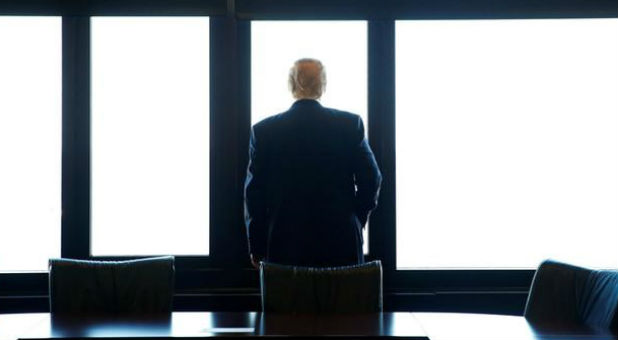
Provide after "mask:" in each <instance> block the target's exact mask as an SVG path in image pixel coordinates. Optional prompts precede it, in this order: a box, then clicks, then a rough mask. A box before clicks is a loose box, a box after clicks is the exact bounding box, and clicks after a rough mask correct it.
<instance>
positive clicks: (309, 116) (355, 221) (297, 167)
mask: <svg viewBox="0 0 618 340" xmlns="http://www.w3.org/2000/svg"><path fill="white" fill-rule="evenodd" d="M252 132H253V133H252V136H251V146H250V156H251V159H250V165H249V169H248V174H247V181H246V192H245V198H246V219H247V228H248V234H249V242H250V248H251V249H250V251H251V253H252V254H257V255H258V256H260V257H263V256H265V257H266V258H267V260H268V261H271V262H277V263H283V264H292V265H306V266H336V265H346V264H355V263H360V262H362V232H361V228H362V226H363V225H364V224H365V222H366V219H367V216H368V214H369V212H370V211H371V210H372V209H373V208H375V206H376V200H377V194H378V190H379V186H380V182H381V176H380V172H379V170H378V168H377V165H376V162H375V159H374V157H373V153H372V152H371V149H370V148H369V146H368V144H367V141H366V139H365V136H364V127H363V123H362V120H361V119H360V117H359V116H357V115H353V114H350V113H346V112H342V111H338V110H333V109H328V108H324V107H322V106H321V105H320V104H319V103H318V102H317V101H315V100H309V99H303V100H299V101H297V102H296V103H294V105H293V106H292V107H291V108H290V110H288V111H287V112H284V113H282V114H279V115H276V116H273V117H270V118H267V119H265V120H263V121H262V122H260V123H258V124H256V125H255V127H254V129H253V131H252Z"/></svg>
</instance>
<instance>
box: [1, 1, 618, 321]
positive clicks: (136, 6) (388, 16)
mask: <svg viewBox="0 0 618 340" xmlns="http://www.w3.org/2000/svg"><path fill="white" fill-rule="evenodd" d="M616 4H617V3H616V0H590V1H580V0H562V1H555V0H542V1H535V0H507V1H501V2H495V1H492V0H468V1H466V2H465V3H461V2H457V1H452V0H437V1H429V2H428V1H424V2H418V1H405V0H384V1H372V0H361V1H356V0H314V1H305V0H206V1H204V0H183V1H180V2H179V1H177V0H157V1H148V0H87V1H81V2H75V1H68V0H61V1H57V0H29V1H23V0H8V1H3V2H0V15H61V16H62V41H63V42H62V44H63V46H62V53H63V57H62V68H63V69H62V79H63V80H62V88H63V95H62V103H63V104H62V211H63V214H62V229H61V230H62V235H61V239H62V242H61V254H62V256H63V257H72V258H83V259H101V260H103V259H105V260H121V259H128V258H131V257H105V258H103V257H97V258H93V257H91V256H90V255H89V250H90V223H89V220H90V16H106V15H109V16H141V15H144V16H168V15H169V16H184V15H190V16H209V17H210V46H211V51H210V72H211V73H210V77H211V79H210V115H211V116H210V120H211V124H210V132H211V133H210V140H211V143H210V165H211V172H210V176H211V178H210V183H211V188H210V195H211V199H210V202H211V217H210V220H211V225H210V228H211V229H210V240H211V244H210V256H208V257H182V256H179V257H177V258H176V272H177V281H176V282H177V285H176V286H177V289H176V293H177V296H179V295H183V294H184V295H185V296H189V295H191V294H196V295H201V296H205V295H208V294H211V295H213V294H214V295H216V294H218V293H219V292H223V293H226V294H227V293H229V292H231V291H235V292H240V293H239V294H241V295H243V294H244V296H251V297H252V298H255V294H256V293H257V287H258V278H257V275H256V273H255V270H254V269H252V268H250V264H249V261H248V256H247V248H246V241H245V240H246V238H245V232H244V220H243V203H242V188H243V183H244V177H245V171H246V164H247V158H248V157H247V145H248V139H249V130H250V125H251V118H250V114H251V108H250V105H251V100H250V99H251V98H250V96H251V89H250V88H249V86H250V83H251V82H250V74H251V70H250V65H251V60H250V58H251V55H250V51H251V41H250V37H251V32H250V27H251V24H250V22H251V21H252V20H294V19H302V20H367V21H368V70H367V71H368V96H369V97H368V122H367V124H368V125H369V126H370V128H369V142H370V144H371V146H372V148H373V150H374V153H375V156H376V160H377V162H378V164H379V166H380V169H381V170H382V173H383V176H384V181H383V184H382V190H381V195H380V201H379V207H378V209H377V210H376V211H375V212H374V213H373V214H372V216H371V222H370V223H371V225H372V228H370V240H369V242H370V246H369V248H370V254H369V256H367V259H368V260H372V259H381V260H382V263H383V266H384V282H385V296H386V298H387V299H388V296H402V295H401V294H404V295H405V296H408V297H412V298H413V300H414V299H417V298H418V299H422V298H423V297H424V296H429V295H430V296H434V297H435V296H437V294H438V295H439V294H455V295H457V294H460V295H461V294H463V295H466V294H468V295H469V294H472V295H474V296H479V294H485V293H487V294H490V295H491V294H505V295H508V294H515V295H517V296H518V299H519V300H517V301H520V300H521V299H522V298H525V294H526V292H527V290H528V288H529V285H530V282H531V280H532V276H533V274H534V271H533V270H463V269H462V270H397V269H396V267H395V259H396V258H395V256H396V254H395V245H396V201H395V188H396V173H395V161H396V151H395V38H394V36H395V20H398V19H411V20H421V19H422V20H428V19H429V20H431V19H540V18H547V19H549V18H618V6H616ZM85 226H86V227H85ZM398 294H399V295H398ZM457 296H459V295H457ZM17 297H19V298H17ZM11 299H12V300H11ZM19 299H22V300H19ZM46 299H47V274H46V273H44V272H37V273H18V274H17V273H16V274H7V273H0V301H3V302H4V301H9V300H11V301H21V303H18V304H13V305H11V304H9V307H2V309H3V310H5V309H6V308H8V309H11V310H20V309H21V310H37V309H38V310H40V309H41V306H42V304H43V303H45V304H46ZM418 299H417V300H414V301H419V300H418ZM404 300H405V299H404ZM28 301H30V302H28ZM33 301H34V302H33ZM405 301H408V300H405ZM410 301H412V300H410ZM444 301H459V300H457V299H455V300H448V299H446V300H444ZM386 305H387V308H388V306H389V304H388V303H387V304H386ZM447 305H448V303H447ZM11 306H12V307H11ZM391 306H394V308H399V307H397V306H395V305H394V304H391ZM194 307H195V306H194ZM400 307H401V306H400ZM195 308H198V307H195ZM401 308H405V306H403V307H401ZM410 308H412V307H410Z"/></svg>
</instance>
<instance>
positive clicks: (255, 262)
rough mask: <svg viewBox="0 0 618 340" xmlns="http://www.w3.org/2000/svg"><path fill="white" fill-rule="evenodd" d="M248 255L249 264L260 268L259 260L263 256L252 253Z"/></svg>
mask: <svg viewBox="0 0 618 340" xmlns="http://www.w3.org/2000/svg"><path fill="white" fill-rule="evenodd" d="M250 257H251V264H252V265H253V267H254V268H255V269H260V262H261V261H262V260H263V259H264V258H263V257H261V256H256V255H253V254H251V255H250Z"/></svg>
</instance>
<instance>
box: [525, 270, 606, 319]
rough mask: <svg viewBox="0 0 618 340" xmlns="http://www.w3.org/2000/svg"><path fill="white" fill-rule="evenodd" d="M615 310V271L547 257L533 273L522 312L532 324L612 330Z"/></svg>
mask: <svg viewBox="0 0 618 340" xmlns="http://www.w3.org/2000/svg"><path fill="white" fill-rule="evenodd" d="M617 310H618V271H612V270H590V269H587V268H582V267H576V266H572V265H568V264H564V263H560V262H555V261H550V260H548V261H545V262H543V263H541V265H540V266H539V268H538V269H537V271H536V274H535V275H534V280H533V282H532V287H531V288H530V294H529V295H528V301H527V302H526V309H525V312H524V316H525V318H526V319H527V320H528V321H530V322H531V323H536V324H544V325H552V324H554V325H556V324H562V325H573V326H578V325H579V326H585V327H590V328H594V329H613V330H616V329H618V311H617Z"/></svg>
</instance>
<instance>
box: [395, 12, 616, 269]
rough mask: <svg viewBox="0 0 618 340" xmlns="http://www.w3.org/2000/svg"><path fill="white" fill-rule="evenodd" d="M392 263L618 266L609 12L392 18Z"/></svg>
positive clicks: (418, 265)
mask: <svg viewBox="0 0 618 340" xmlns="http://www.w3.org/2000/svg"><path fill="white" fill-rule="evenodd" d="M396 49H397V51H396V54H397V55H396V62H397V65H396V66H397V93H396V95H397V117H396V119H397V127H396V129H397V137H396V138H397V139H396V143H397V145H396V147H397V211H398V214H397V267H399V268H534V267H536V266H537V265H538V264H539V262H540V261H542V260H543V259H546V258H554V259H557V260H562V261H568V262H572V263H575V264H581V265H589V266H593V267H613V268H616V267H618V247H616V240H617V239H618V237H617V236H618V63H617V62H616V61H617V60H618V20H616V19H593V20H589V19H586V20H582V19H578V20H572V19H568V20H566V19H565V20H486V21H400V22H397V24H396Z"/></svg>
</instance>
